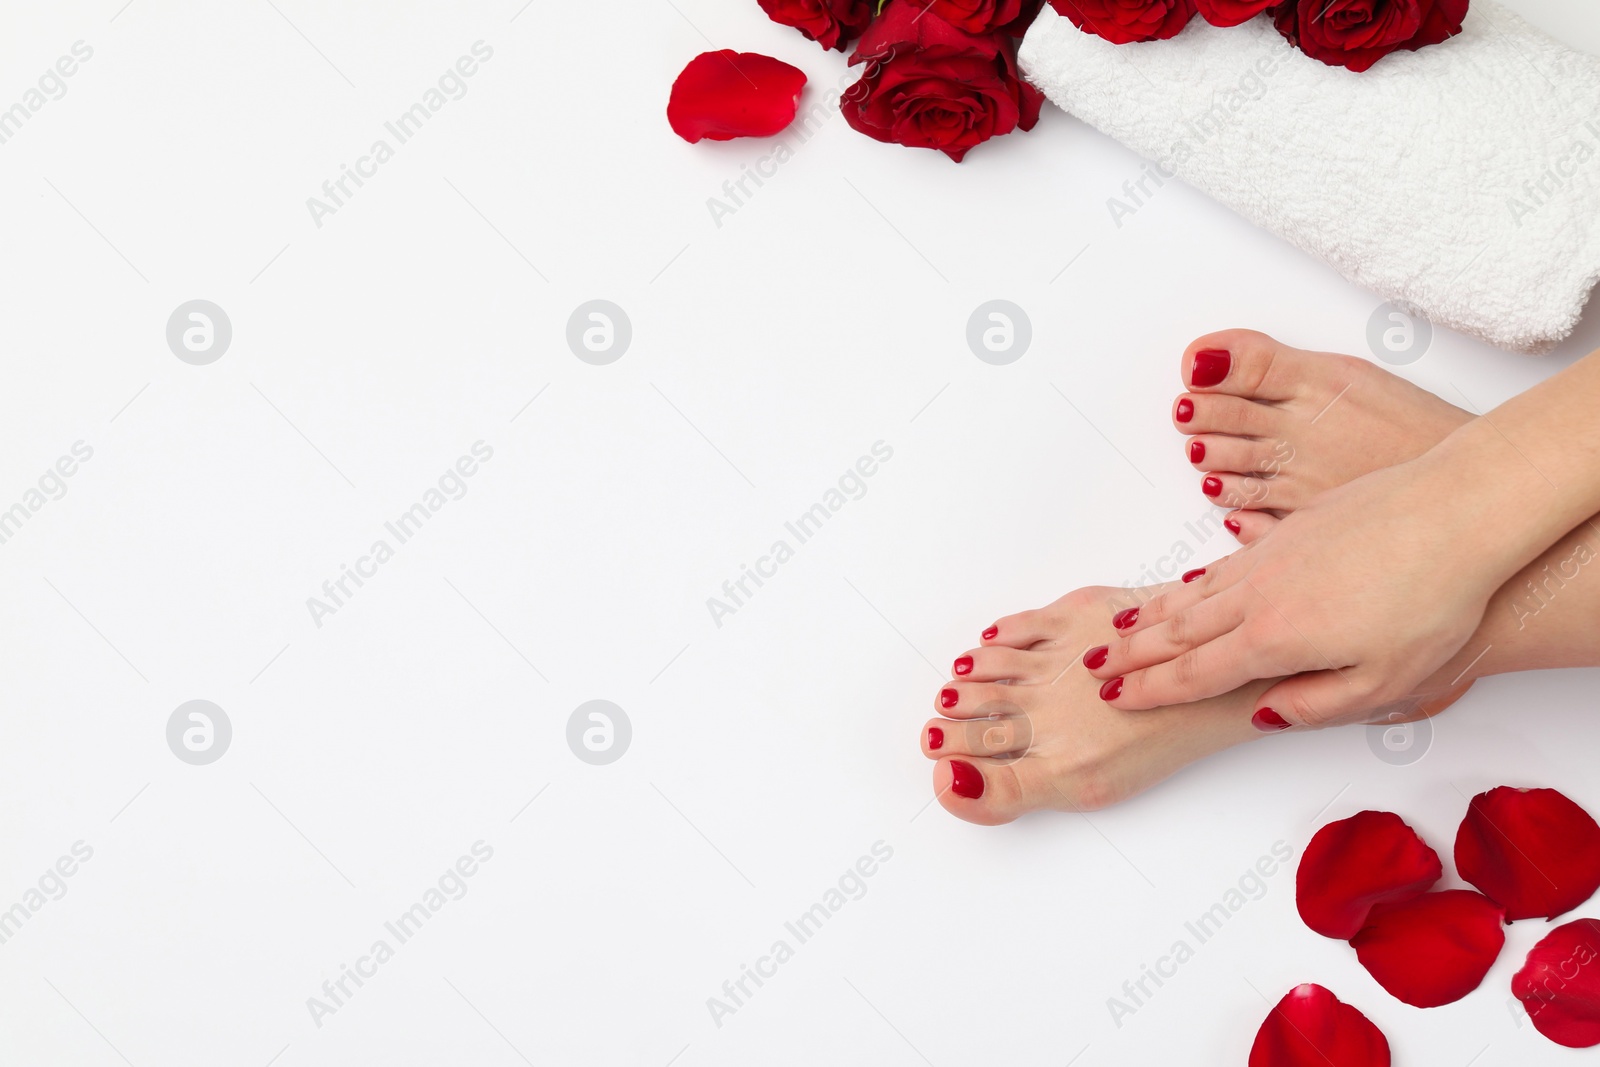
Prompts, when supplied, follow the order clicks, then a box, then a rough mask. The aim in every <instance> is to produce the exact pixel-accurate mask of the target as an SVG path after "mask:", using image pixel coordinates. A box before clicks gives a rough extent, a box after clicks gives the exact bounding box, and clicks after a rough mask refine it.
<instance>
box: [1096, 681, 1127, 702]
mask: <svg viewBox="0 0 1600 1067" xmlns="http://www.w3.org/2000/svg"><path fill="white" fill-rule="evenodd" d="M1121 695H1122V679H1121V678H1113V679H1111V681H1109V682H1107V683H1106V684H1105V685H1102V686H1101V687H1100V699H1101V700H1115V699H1117V698H1118V697H1119V696H1121Z"/></svg>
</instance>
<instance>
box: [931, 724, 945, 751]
mask: <svg viewBox="0 0 1600 1067" xmlns="http://www.w3.org/2000/svg"><path fill="white" fill-rule="evenodd" d="M943 747H944V731H943V730H941V729H939V728H938V727H937V726H930V727H928V749H929V751H937V750H939V749H941V748H943Z"/></svg>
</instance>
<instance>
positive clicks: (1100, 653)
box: [1083, 645, 1111, 671]
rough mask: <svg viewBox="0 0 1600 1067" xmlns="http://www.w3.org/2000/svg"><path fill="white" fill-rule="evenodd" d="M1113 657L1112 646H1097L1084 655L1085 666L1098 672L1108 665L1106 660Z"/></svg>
mask: <svg viewBox="0 0 1600 1067" xmlns="http://www.w3.org/2000/svg"><path fill="white" fill-rule="evenodd" d="M1110 655H1111V646H1109V645H1096V646H1095V647H1094V648H1091V649H1090V650H1089V651H1087V652H1085V653H1084V654H1083V665H1084V666H1085V667H1088V668H1089V669H1090V670H1091V671H1097V670H1099V669H1100V668H1101V667H1104V666H1105V665H1106V660H1107V659H1108V658H1109V657H1110Z"/></svg>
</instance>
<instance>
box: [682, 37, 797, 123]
mask: <svg viewBox="0 0 1600 1067" xmlns="http://www.w3.org/2000/svg"><path fill="white" fill-rule="evenodd" d="M805 83H806V76H805V74H804V72H802V71H801V70H799V69H798V68H796V67H791V66H790V65H789V64H787V63H784V62H782V61H781V60H777V59H773V58H772V57H771V56H764V55H761V54H760V53H759V52H735V51H734V50H733V49H731V48H724V49H723V50H722V51H720V52H701V53H700V54H699V55H697V56H695V57H694V58H693V59H691V60H690V61H689V65H688V66H687V67H684V68H683V73H682V74H679V75H678V80H677V81H675V82H673V83H672V96H671V97H670V98H669V99H668V100H667V121H668V122H669V123H671V124H672V130H673V132H674V133H676V134H677V135H678V136H679V137H682V138H683V139H684V140H685V141H688V142H689V143H690V144H693V143H694V142H696V141H698V140H700V139H701V138H702V137H704V138H709V139H711V140H713V141H728V140H732V139H733V138H735V137H770V136H772V135H773V134H775V133H778V132H779V131H781V130H782V129H783V128H784V127H785V126H787V125H789V123H791V122H793V121H794V116H795V111H796V110H797V109H798V107H799V104H800V90H801V88H802V87H803V86H804V85H805Z"/></svg>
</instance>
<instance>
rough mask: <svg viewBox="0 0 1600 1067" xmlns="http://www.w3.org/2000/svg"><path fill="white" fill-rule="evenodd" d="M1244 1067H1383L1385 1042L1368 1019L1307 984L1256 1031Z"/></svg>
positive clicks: (1386, 1055) (1386, 1061)
mask: <svg viewBox="0 0 1600 1067" xmlns="http://www.w3.org/2000/svg"><path fill="white" fill-rule="evenodd" d="M1250 1067H1389V1042H1388V1040H1387V1039H1386V1038H1385V1037H1384V1036H1383V1031H1381V1030H1379V1029H1378V1028H1377V1027H1376V1026H1374V1025H1372V1020H1370V1019H1368V1018H1367V1017H1366V1016H1365V1015H1362V1014H1361V1013H1360V1012H1359V1011H1357V1010H1356V1009H1355V1008H1352V1007H1351V1006H1350V1005H1348V1004H1345V1003H1343V1002H1342V1001H1340V1000H1339V998H1338V997H1336V996H1334V995H1333V994H1332V993H1330V992H1328V991H1327V990H1326V989H1324V988H1322V987H1321V986H1319V985H1313V984H1311V983H1309V982H1308V983H1306V984H1305V985H1299V986H1295V987H1294V988H1293V989H1291V990H1289V992H1288V993H1287V994H1286V995H1285V996H1284V998H1283V999H1282V1000H1280V1001H1278V1004H1277V1006H1276V1007H1275V1008H1273V1009H1272V1011H1271V1012H1270V1013H1269V1014H1268V1015H1267V1018H1266V1021H1265V1022H1263V1023H1262V1024H1261V1029H1260V1030H1258V1031H1256V1043H1255V1044H1254V1045H1251V1046H1250Z"/></svg>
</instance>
